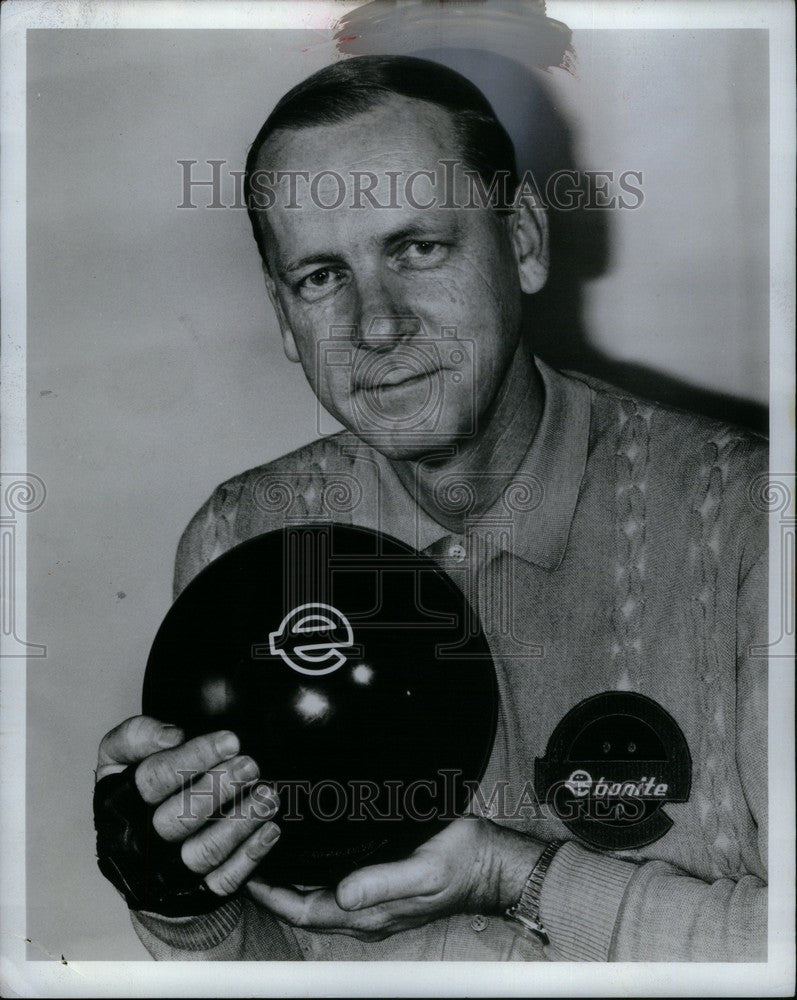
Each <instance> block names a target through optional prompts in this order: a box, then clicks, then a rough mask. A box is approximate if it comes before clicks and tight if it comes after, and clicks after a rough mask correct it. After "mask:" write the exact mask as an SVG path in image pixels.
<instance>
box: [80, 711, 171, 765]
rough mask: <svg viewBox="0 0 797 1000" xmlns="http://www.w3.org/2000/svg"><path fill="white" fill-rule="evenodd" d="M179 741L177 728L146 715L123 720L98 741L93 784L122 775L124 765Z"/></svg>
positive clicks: (140, 759) (133, 762) (135, 762)
mask: <svg viewBox="0 0 797 1000" xmlns="http://www.w3.org/2000/svg"><path fill="white" fill-rule="evenodd" d="M183 739H184V735H183V731H182V730H181V729H179V728H178V727H177V726H172V725H169V724H167V723H163V722H159V721H158V720H157V719H153V718H151V717H150V716H148V715H134V716H133V717H132V718H130V719H125V721H124V722H122V723H120V724H119V725H118V726H116V727H115V728H114V729H112V730H111V731H110V732H108V733H106V734H105V736H103V738H102V742H101V743H100V750H99V753H98V755H97V781H99V780H100V779H101V778H104V777H106V775H108V774H115V773H116V772H118V771H123V770H124V769H125V767H126V766H127V765H128V764H138V763H139V761H142V760H144V758H145V757H149V756H150V754H153V753H157V752H158V751H159V750H165V749H167V748H169V747H174V746H177V744H178V743H181V742H182V741H183Z"/></svg>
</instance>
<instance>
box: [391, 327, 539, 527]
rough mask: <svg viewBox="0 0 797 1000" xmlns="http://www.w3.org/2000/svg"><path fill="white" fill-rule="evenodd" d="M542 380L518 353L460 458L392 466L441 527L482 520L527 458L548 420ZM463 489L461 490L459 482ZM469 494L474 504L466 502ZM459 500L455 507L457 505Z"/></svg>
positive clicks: (523, 352)
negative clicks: (542, 423) (544, 415)
mask: <svg viewBox="0 0 797 1000" xmlns="http://www.w3.org/2000/svg"><path fill="white" fill-rule="evenodd" d="M543 397H544V389H543V384H542V379H541V378H540V374H539V372H538V371H537V367H536V365H535V364H534V359H533V356H532V352H531V349H530V348H529V347H528V346H527V345H526V344H525V343H524V340H523V339H521V342H520V343H519V344H518V349H517V351H516V352H515V356H514V358H513V360H512V364H511V365H510V367H509V370H508V372H507V374H506V378H505V379H504V383H503V385H502V387H501V389H500V391H499V393H498V396H497V398H496V400H495V402H494V403H493V406H492V407H491V408H490V410H489V411H488V412H487V413H486V414H484V415H482V417H481V421H480V424H481V426H480V427H479V428H478V433H477V434H476V435H475V436H474V437H473V438H472V439H470V440H464V441H460V442H457V444H456V445H455V448H454V453H453V454H451V455H448V456H446V457H443V458H435V457H434V456H430V457H425V458H421V459H419V460H417V461H402V460H397V461H393V462H392V463H391V464H392V465H393V468H394V469H395V471H396V475H397V476H398V477H399V479H400V480H401V483H402V485H403V486H404V488H405V489H406V490H407V491H408V492H409V493H411V494H412V496H413V497H414V498H415V500H416V502H417V503H418V505H419V506H420V507H422V508H423V510H425V511H426V513H427V514H429V516H430V517H432V518H433V519H434V520H435V521H437V523H438V524H441V525H443V527H445V528H448V529H449V530H450V531H457V532H461V531H462V530H463V529H464V524H465V519H466V517H478V516H479V515H481V514H483V513H484V512H485V511H486V510H489V508H490V507H491V506H492V505H493V504H494V503H495V501H496V500H497V499H498V497H499V496H500V494H501V492H502V490H503V489H504V488H505V487H506V485H507V484H508V482H509V481H510V479H511V477H512V476H513V475H514V474H515V472H517V469H518V467H519V466H520V464H521V463H522V461H523V459H524V458H525V456H526V453H527V451H528V450H529V447H530V446H531V442H532V440H533V439H534V435H535V434H536V432H537V428H538V426H539V423H540V418H541V416H542V408H543V401H544V398H543ZM457 482H460V483H462V484H463V486H462V488H461V489H460V490H459V491H457V488H456V485H455V483H457ZM466 495H467V497H468V498H472V499H473V503H470V501H469V500H466V501H465V503H464V504H462V503H459V502H458V500H459V499H463V498H464V497H465V496H466ZM452 501H453V502H452Z"/></svg>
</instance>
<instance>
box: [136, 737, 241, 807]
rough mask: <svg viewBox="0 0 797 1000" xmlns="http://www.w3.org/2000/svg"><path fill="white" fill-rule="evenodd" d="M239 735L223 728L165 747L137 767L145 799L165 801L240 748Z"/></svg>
mask: <svg viewBox="0 0 797 1000" xmlns="http://www.w3.org/2000/svg"><path fill="white" fill-rule="evenodd" d="M240 748H241V747H240V743H239V742H238V737H237V736H236V735H235V734H234V733H230V732H227V731H226V730H222V731H220V732H218V733H210V734H209V735H207V736H197V737H196V738H195V739H193V740H189V741H188V742H187V743H183V744H181V745H180V746H177V747H175V749H173V750H161V751H160V753H154V754H152V755H151V756H149V757H147V758H146V759H145V760H143V761H142V762H141V763H140V764H139V765H138V767H137V768H136V786H137V788H138V790H139V792H140V793H141V796H142V798H143V799H144V801H145V802H149V803H150V804H153V805H154V804H155V803H158V802H162V801H163V800H164V799H166V798H168V797H169V796H170V795H172V794H174V792H177V791H179V790H180V789H181V788H183V786H184V785H186V784H188V782H190V781H192V780H193V779H194V778H198V777H199V776H200V775H201V774H204V773H205V772H206V771H209V770H210V769H211V768H212V767H216V765H217V764H221V763H222V761H225V760H229V759H230V758H231V757H234V756H235V755H236V754H237V753H238V751H239V750H240Z"/></svg>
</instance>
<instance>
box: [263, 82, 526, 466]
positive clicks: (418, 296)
mask: <svg viewBox="0 0 797 1000" xmlns="http://www.w3.org/2000/svg"><path fill="white" fill-rule="evenodd" d="M460 155H461V154H460V153H459V150H458V147H457V142H456V139H455V136H454V135H453V129H452V126H451V122H450V118H449V116H448V115H447V113H446V112H445V111H444V110H442V109H438V108H436V107H434V106H431V105H428V104H426V103H422V102H417V101H413V100H409V99H405V98H400V97H396V98H391V99H390V100H389V101H388V102H386V103H385V104H383V105H381V106H379V107H378V108H376V109H374V110H371V111H368V112H366V113H363V114H361V115H358V116H357V117H355V118H353V119H350V120H349V121H346V122H344V123H342V124H340V125H332V126H319V127H313V128H304V129H301V130H297V131H285V132H282V133H278V134H277V135H275V136H274V137H272V139H270V140H269V141H268V142H267V143H266V146H265V147H264V149H263V151H262V152H261V155H260V159H259V162H258V169H260V170H270V171H277V170H278V171H285V172H299V171H303V172H306V173H307V174H309V180H308V179H306V178H305V177H304V176H303V177H299V175H298V174H297V173H294V175H293V176H294V178H299V179H297V180H294V182H293V184H294V189H295V190H294V193H293V196H291V193H290V191H289V185H290V183H291V181H290V180H289V178H288V177H284V178H283V179H282V181H281V182H279V183H278V184H277V186H276V193H277V199H276V203H275V204H274V206H273V207H271V208H269V210H268V212H267V227H268V229H267V234H266V241H267V245H268V250H267V256H268V265H269V268H268V269H269V275H268V279H267V283H268V286H269V291H270V294H271V297H272V300H273V301H274V305H275V308H276V309H277V313H278V316H279V319H280V325H281V328H282V335H283V341H284V345H285V350H286V353H287V355H288V357H290V358H291V359H292V360H294V361H300V362H301V364H302V366H303V368H304V371H305V373H306V375H307V378H308V380H309V381H310V384H311V386H312V388H313V390H314V392H315V394H316V396H317V397H318V399H319V400H320V401H321V403H322V404H323V406H324V407H325V408H326V409H327V410H328V411H329V412H330V413H331V414H332V415H333V416H334V417H336V418H337V419H338V420H339V421H340V422H341V423H342V424H343V425H344V426H345V427H347V428H348V429H349V430H351V431H352V432H353V433H355V434H356V435H357V436H358V437H360V438H361V439H363V440H365V441H368V442H369V443H371V444H373V446H374V447H376V448H377V449H378V450H379V451H381V452H382V453H383V454H385V455H386V456H388V457H389V458H394V459H413V458H419V457H421V456H422V455H424V454H428V453H429V452H431V451H433V450H435V449H438V448H439V447H440V446H441V445H451V444H455V445H456V444H457V443H462V442H464V441H467V440H468V438H469V437H472V436H473V434H474V432H477V431H478V428H479V421H480V420H482V419H483V417H484V415H485V413H486V412H487V410H488V407H489V405H490V403H491V401H492V400H493V399H494V397H495V395H496V393H497V391H498V389H499V388H500V386H501V384H502V382H503V380H504V377H505V374H506V372H507V369H508V367H509V364H510V362H511V360H512V357H513V355H514V353H515V349H516V347H517V342H518V336H519V320H520V284H519V280H518V268H517V262H516V257H515V251H514V249H513V241H512V239H511V237H510V229H509V225H508V224H507V222H505V221H504V220H502V219H501V218H499V217H498V216H497V215H496V214H495V212H493V211H492V210H491V209H489V208H485V207H471V208H467V207H464V206H465V205H466V204H467V200H468V191H467V189H466V181H465V178H464V175H463V173H462V170H460V169H458V170H457V171H456V179H457V180H456V186H455V188H454V190H453V191H450V199H449V200H451V201H453V202H454V203H455V204H456V205H457V206H459V207H453V208H444V207H440V203H442V202H443V200H444V195H443V180H442V176H443V175H442V171H443V169H444V168H443V167H442V166H441V161H443V160H446V159H448V160H458V159H459V158H460ZM449 169H450V168H449ZM419 170H429V171H432V172H433V173H434V174H435V182H434V187H433V185H432V183H431V181H430V179H429V178H428V177H424V176H423V175H420V176H417V177H416V180H415V182H414V183H413V184H412V185H411V186H409V187H408V183H407V182H408V178H409V176H410V175H411V174H413V172H415V171H419ZM332 171H334V173H335V175H337V176H333V175H332V173H330V172H332ZM323 172H327V173H323ZM356 172H360V178H361V179H360V180H357V179H356V178H355V173H356ZM366 172H368V174H370V175H374V176H375V177H376V181H375V182H374V181H372V180H371V179H370V178H369V177H367V175H366ZM322 173H323V176H320V175H322ZM338 178H341V179H342V181H343V184H344V185H345V197H343V198H342V199H341V193H342V189H341V181H340V180H338ZM363 178H365V179H363ZM357 184H359V185H360V192H359V196H358V192H357V190H356V188H355V185H357ZM371 185H375V186H373V187H372V189H371V197H370V198H369V197H368V196H366V195H363V194H362V190H363V189H364V188H368V187H371ZM435 195H436V200H437V204H436V205H435V207H432V208H426V207H422V206H424V205H425V204H427V203H428V202H430V201H432V200H433V197H434V196H435ZM374 200H375V201H376V202H377V204H378V205H379V206H385V207H375V206H374V204H373V203H372V202H373V201H374ZM338 203H340V204H339V207H335V208H328V207H324V206H330V205H336V204H338ZM289 204H292V205H293V206H295V207H288V205H289ZM353 204H354V205H358V206H359V207H352V205H353ZM261 218H262V217H261ZM262 224H263V223H262V222H261V225H262Z"/></svg>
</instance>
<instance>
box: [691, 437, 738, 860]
mask: <svg viewBox="0 0 797 1000" xmlns="http://www.w3.org/2000/svg"><path fill="white" fill-rule="evenodd" d="M739 441H740V438H739V437H738V435H735V434H733V433H732V432H730V431H726V432H725V433H724V434H719V435H717V436H715V437H714V438H712V439H711V440H710V441H707V442H706V444H704V445H703V448H702V451H701V455H700V467H699V472H698V474H699V479H698V483H697V489H696V491H695V503H694V507H693V508H692V525H691V528H692V539H693V555H694V596H693V598H692V613H693V617H694V626H695V641H696V649H697V651H698V661H697V662H698V670H699V672H700V678H701V681H702V686H701V689H700V691H701V709H702V712H703V717H704V718H705V719H706V720H707V725H705V726H704V727H703V729H702V740H701V746H700V752H699V755H698V759H699V760H700V761H702V767H701V768H700V769H699V771H698V773H697V775H696V777H697V784H698V788H697V789H696V793H695V794H696V796H697V797H698V801H699V803H700V820H701V823H702V826H703V830H704V831H705V835H706V839H707V840H708V842H709V843H710V844H711V845H712V848H713V860H714V864H715V869H716V874H717V876H718V877H723V876H724V877H728V876H733V875H735V874H737V873H738V871H739V861H740V858H739V843H738V836H737V833H736V830H735V829H734V819H733V811H732V807H731V801H730V797H729V795H728V781H729V773H728V762H727V756H726V754H725V752H724V747H725V746H726V744H727V733H726V726H727V725H728V723H729V721H730V720H728V719H726V717H725V709H724V705H723V700H722V692H723V689H724V678H723V677H722V668H721V665H720V660H719V656H718V652H717V629H718V627H719V623H718V620H717V612H718V608H717V580H718V575H719V569H720V559H721V558H722V552H721V541H720V514H721V512H722V501H723V494H724V486H725V481H726V478H727V475H728V469H729V465H728V459H729V456H730V454H731V452H732V451H733V449H734V447H735V446H736V445H737V444H738V443H739Z"/></svg>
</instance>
